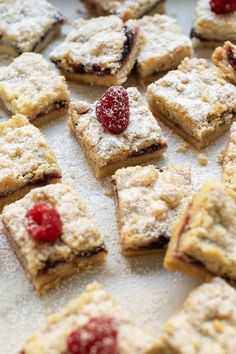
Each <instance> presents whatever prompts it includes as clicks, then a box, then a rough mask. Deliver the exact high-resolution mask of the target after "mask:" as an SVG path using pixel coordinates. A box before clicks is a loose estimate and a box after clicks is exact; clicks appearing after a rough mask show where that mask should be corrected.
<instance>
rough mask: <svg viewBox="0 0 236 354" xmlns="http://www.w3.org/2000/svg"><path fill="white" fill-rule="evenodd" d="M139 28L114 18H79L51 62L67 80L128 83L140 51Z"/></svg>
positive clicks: (111, 83)
mask: <svg viewBox="0 0 236 354" xmlns="http://www.w3.org/2000/svg"><path fill="white" fill-rule="evenodd" d="M141 41H142V37H141V35H140V32H139V29H138V28H135V27H134V26H133V27H132V28H129V26H128V24H125V23H123V21H122V20H121V19H120V18H118V17H117V16H107V17H98V18H92V19H89V20H83V19H79V20H77V21H75V22H74V27H73V29H72V31H71V32H70V33H69V35H68V36H67V38H66V39H65V41H64V42H63V43H62V44H61V45H59V46H58V47H57V48H55V49H54V50H53V52H52V53H51V55H50V59H51V60H52V61H53V62H54V63H55V64H56V65H57V66H58V67H59V69H60V70H61V71H62V73H63V74H64V75H65V76H66V77H67V78H68V79H69V80H75V81H78V82H81V83H88V84H93V85H105V86H111V85H117V84H122V83H123V82H125V81H126V80H127V76H128V75H129V73H130V71H131V70H132V68H133V66H134V64H135V62H136V59H137V56H138V52H139V49H140V45H141Z"/></svg>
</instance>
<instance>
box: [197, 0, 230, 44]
mask: <svg viewBox="0 0 236 354" xmlns="http://www.w3.org/2000/svg"><path fill="white" fill-rule="evenodd" d="M191 37H192V39H193V44H194V46H195V47H198V46H201V47H208V48H215V47H217V46H219V45H221V44H223V43H224V42H225V41H227V40H229V41H235V40H236V12H233V13H229V14H222V15H219V14H216V13H214V12H213V11H211V8H210V0H198V2H197V6H196V14H195V20H194V23H193V29H192V32H191Z"/></svg>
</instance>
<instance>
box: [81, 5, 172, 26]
mask: <svg viewBox="0 0 236 354" xmlns="http://www.w3.org/2000/svg"><path fill="white" fill-rule="evenodd" d="M84 3H85V4H86V5H87V6H88V7H89V8H90V9H92V10H93V11H94V12H95V13H96V14H97V15H99V16H106V15H117V16H119V17H121V18H122V19H123V20H124V21H127V20H129V19H131V18H133V19H136V18H140V17H142V16H144V15H147V14H151V13H156V12H158V13H161V14H162V13H164V12H165V3H166V0H117V1H110V0H84Z"/></svg>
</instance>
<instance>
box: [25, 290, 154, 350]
mask: <svg viewBox="0 0 236 354" xmlns="http://www.w3.org/2000/svg"><path fill="white" fill-rule="evenodd" d="M97 317H99V318H100V317H106V318H110V319H112V320H113V321H114V324H115V326H116V330H117V332H118V350H119V353H120V354H130V353H132V354H155V353H156V339H155V338H154V337H153V336H152V335H150V334H149V333H148V332H147V331H146V330H145V329H141V328H139V327H138V326H137V324H136V322H135V321H134V320H133V319H132V318H131V317H130V315H129V313H128V312H127V311H126V310H124V309H123V308H122V307H120V306H119V305H118V304H117V303H116V302H115V301H114V300H113V298H112V297H111V296H110V295H109V294H108V293H107V292H106V291H105V290H103V288H102V286H101V285H100V284H98V283H92V284H90V285H89V286H87V288H86V291H84V292H83V293H82V294H81V295H80V296H79V297H78V298H76V299H74V300H72V301H71V302H70V303H69V304H68V305H67V307H66V308H64V309H63V310H61V311H60V312H58V313H57V314H54V315H51V316H50V317H48V318H47V319H46V321H45V322H44V324H43V325H42V326H41V329H40V330H38V331H37V332H35V333H34V334H33V335H32V336H31V337H30V338H29V339H28V340H27V341H26V344H25V346H24V348H23V351H22V354H44V353H47V354H53V353H57V354H64V353H65V352H66V340H67V337H68V335H69V334H70V333H71V332H73V331H75V330H77V329H79V328H80V327H82V326H84V325H85V324H86V323H88V321H89V320H90V319H92V318H93V319H94V318H97Z"/></svg>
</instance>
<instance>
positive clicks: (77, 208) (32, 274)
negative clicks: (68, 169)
mask: <svg viewBox="0 0 236 354" xmlns="http://www.w3.org/2000/svg"><path fill="white" fill-rule="evenodd" d="M38 202H39V203H50V204H52V205H53V206H54V207H55V208H56V210H57V212H58V213H59V215H60V218H61V221H62V225H63V226H62V227H63V232H62V235H61V237H60V239H59V240H57V241H56V242H55V243H52V244H49V243H44V242H40V241H37V240H35V239H33V237H32V236H31V235H30V234H29V233H28V231H27V229H26V226H25V225H26V221H25V215H26V213H27V211H28V210H29V209H31V208H32V207H33V206H34V204H35V203H38ZM2 222H3V226H4V232H5V234H6V236H7V237H8V238H9V240H10V242H11V244H12V246H13V248H14V250H15V253H16V254H17V256H18V258H19V260H20V261H21V263H22V266H23V267H24V269H25V271H26V273H27V275H28V277H29V278H30V279H31V281H32V282H33V285H34V287H35V289H36V291H37V293H38V294H39V295H42V294H43V293H44V292H45V291H47V290H48V289H51V288H54V287H55V286H57V285H58V284H59V283H60V282H61V280H62V279H63V278H66V277H69V276H71V275H72V274H74V273H76V272H78V271H81V270H83V269H84V268H88V267H90V266H92V265H93V264H95V263H97V262H100V261H103V260H104V259H105V256H106V253H107V250H106V247H105V244H104V240H103V238H102V237H101V235H100V233H99V231H98V229H97V228H96V226H95V225H94V223H93V221H92V219H91V217H90V215H89V214H88V212H87V209H86V207H85V206H84V204H83V203H82V202H81V201H80V199H79V197H78V196H77V194H76V193H75V192H74V191H73V190H72V189H71V187H70V186H68V185H65V184H62V183H58V184H54V185H48V186H44V187H40V188H36V189H33V190H32V191H31V192H30V193H28V194H27V195H26V196H25V197H24V198H23V199H21V200H18V201H17V202H15V203H14V204H10V205H8V206H7V207H5V208H4V209H3V212H2Z"/></svg>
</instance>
